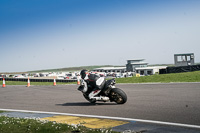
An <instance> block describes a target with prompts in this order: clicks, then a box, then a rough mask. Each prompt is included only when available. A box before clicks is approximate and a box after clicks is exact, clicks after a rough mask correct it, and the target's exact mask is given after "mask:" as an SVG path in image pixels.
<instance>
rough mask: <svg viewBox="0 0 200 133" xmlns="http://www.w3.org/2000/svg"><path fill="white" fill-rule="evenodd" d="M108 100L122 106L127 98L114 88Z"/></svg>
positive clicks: (121, 91) (122, 92)
mask: <svg viewBox="0 0 200 133" xmlns="http://www.w3.org/2000/svg"><path fill="white" fill-rule="evenodd" d="M110 99H111V100H112V101H114V102H116V103H117V104H124V103H125V102H126V101H127V96H126V93H125V92H124V91H123V90H121V89H119V88H114V89H112V90H111V92H110Z"/></svg>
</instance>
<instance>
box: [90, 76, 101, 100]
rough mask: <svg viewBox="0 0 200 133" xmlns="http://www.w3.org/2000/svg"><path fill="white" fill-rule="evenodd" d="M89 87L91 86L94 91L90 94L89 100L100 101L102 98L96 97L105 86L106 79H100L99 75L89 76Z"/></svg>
mask: <svg viewBox="0 0 200 133" xmlns="http://www.w3.org/2000/svg"><path fill="white" fill-rule="evenodd" d="M87 80H88V85H90V86H91V87H92V88H94V89H93V91H92V92H91V93H90V94H89V99H96V100H100V99H101V98H98V97H95V96H96V95H98V94H99V93H100V92H101V90H102V89H103V87H104V85H105V78H104V77H100V76H99V75H97V74H88V79H87Z"/></svg>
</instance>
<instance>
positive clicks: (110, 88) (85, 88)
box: [78, 79, 127, 104]
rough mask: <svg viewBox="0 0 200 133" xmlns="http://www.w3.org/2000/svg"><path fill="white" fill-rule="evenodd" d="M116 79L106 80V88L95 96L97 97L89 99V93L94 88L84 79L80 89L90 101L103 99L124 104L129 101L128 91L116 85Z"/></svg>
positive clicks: (81, 81)
mask: <svg viewBox="0 0 200 133" xmlns="http://www.w3.org/2000/svg"><path fill="white" fill-rule="evenodd" d="M115 84H116V82H115V79H110V80H106V81H105V85H104V88H103V89H102V90H101V92H100V93H99V94H98V95H97V96H95V97H94V98H95V99H89V94H90V92H91V91H92V90H93V88H92V87H91V86H89V85H87V83H86V82H85V81H84V80H82V79H81V80H80V87H79V88H78V90H79V91H81V92H82V93H83V96H84V98H85V99H86V100H87V101H89V102H90V103H96V101H103V102H108V101H110V102H116V103H117V104H124V103H126V101H127V95H126V93H125V92H124V91H123V90H121V89H119V88H116V87H115Z"/></svg>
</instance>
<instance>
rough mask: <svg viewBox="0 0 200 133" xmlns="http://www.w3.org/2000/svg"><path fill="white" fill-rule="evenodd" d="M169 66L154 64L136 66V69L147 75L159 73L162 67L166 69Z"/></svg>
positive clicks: (137, 71)
mask: <svg viewBox="0 0 200 133" xmlns="http://www.w3.org/2000/svg"><path fill="white" fill-rule="evenodd" d="M166 68H167V66H153V67H140V68H135V69H136V73H139V74H140V75H142V76H146V75H153V74H156V73H158V74H159V71H160V69H166Z"/></svg>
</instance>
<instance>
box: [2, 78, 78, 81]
mask: <svg viewBox="0 0 200 133" xmlns="http://www.w3.org/2000/svg"><path fill="white" fill-rule="evenodd" d="M4 79H5V80H6V81H23V82H27V79H28V78H4ZM0 80H3V78H0ZM29 80H30V82H53V81H54V79H35V78H30V79H29ZM56 82H77V79H56Z"/></svg>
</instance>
